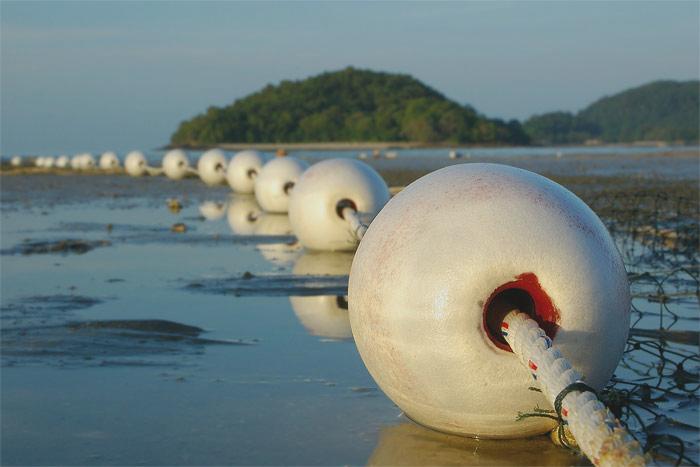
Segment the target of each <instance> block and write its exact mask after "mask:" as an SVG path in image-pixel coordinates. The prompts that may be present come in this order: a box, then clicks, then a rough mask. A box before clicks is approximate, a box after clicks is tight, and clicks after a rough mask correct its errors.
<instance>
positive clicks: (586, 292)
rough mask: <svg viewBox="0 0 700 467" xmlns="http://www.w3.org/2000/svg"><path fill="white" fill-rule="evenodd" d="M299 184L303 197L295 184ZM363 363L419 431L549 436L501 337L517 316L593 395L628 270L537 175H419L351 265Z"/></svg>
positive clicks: (526, 379)
mask: <svg viewBox="0 0 700 467" xmlns="http://www.w3.org/2000/svg"><path fill="white" fill-rule="evenodd" d="M300 185H301V184H300ZM349 303H350V321H351V324H352V330H353V335H354V337H355V341H356V343H357V347H358V349H359V352H360V355H361V356H362V359H363V360H364V362H365V365H366V366H367V368H368V370H369V372H370V373H371V375H372V376H373V377H374V379H375V380H376V381H377V383H378V384H379V386H380V387H381V388H382V390H384V392H385V393H386V394H387V395H388V396H389V397H390V398H391V399H392V400H393V401H394V402H395V403H396V404H397V405H398V406H399V407H401V409H402V410H403V411H404V412H405V413H406V414H407V415H408V416H409V417H410V418H412V419H413V420H415V421H417V422H419V423H421V424H423V425H427V426H429V427H432V428H435V429H437V430H440V431H444V432H451V433H457V434H463V435H470V436H478V437H486V438H515V437H525V436H531V435H536V434H540V433H545V432H547V431H549V430H551V429H552V428H553V426H554V425H555V424H556V422H555V421H554V420H551V419H548V418H543V417H528V418H525V419H521V420H520V421H516V419H517V417H518V413H530V412H532V411H533V409H535V408H536V407H539V408H546V407H549V402H547V399H545V397H544V396H543V394H542V393H540V392H536V391H532V390H530V389H529V387H530V386H533V380H532V376H531V375H530V372H528V371H527V369H525V368H524V367H522V366H521V363H520V362H519V361H518V358H516V357H515V356H514V354H512V353H511V352H510V351H509V350H510V348H509V347H508V344H507V342H506V341H505V339H504V338H503V335H502V334H501V332H500V325H501V322H502V319H503V317H504V316H505V312H507V311H510V310H512V309H513V308H514V307H515V308H518V309H520V310H521V311H523V312H526V313H528V314H530V315H531V316H533V317H534V318H535V319H536V320H537V321H538V323H539V325H540V326H541V327H542V329H544V330H545V331H546V332H547V334H548V335H549V337H550V338H551V339H552V340H553V341H554V345H555V346H556V347H557V348H558V349H559V350H560V351H561V354H562V355H563V356H564V357H566V358H568V359H569V361H570V362H571V364H572V365H573V366H574V367H575V368H577V369H578V371H579V372H580V373H581V374H582V375H584V377H585V381H586V384H588V385H589V386H591V387H593V388H595V389H600V388H602V387H603V385H604V384H605V383H606V382H607V381H608V380H609V378H610V376H611V375H612V373H613V370H614V369H615V367H616V366H617V364H618V362H619V360H620V357H621V355H622V352H623V349H624V346H625V341H626V339H627V332H628V329H629V320H630V316H629V309H630V292H629V284H628V281H627V275H626V272H625V267H624V264H623V262H622V259H621V257H620V254H619V252H618V251H617V249H616V247H615V244H614V242H613V240H612V238H611V237H610V235H609V233H608V232H607V230H606V229H605V226H604V225H603V223H602V222H601V221H600V219H599V218H598V217H597V216H596V215H595V213H593V211H591V209H590V208H588V206H586V205H585V204H584V203H583V202H582V201H581V200H580V199H579V198H577V197H576V196H575V195H574V194H572V193H571V192H569V191H568V190H566V189H565V188H563V187H562V186H560V185H558V184H556V183H554V182H552V181H550V180H548V179H546V178H544V177H541V176H539V175H536V174H534V173H531V172H528V171H525V170H521V169H516V168H513V167H508V166H504V165H496V164H463V165H454V166H450V167H446V168H444V169H441V170H438V171H436V172H433V173H432V174H429V175H426V176H425V177H423V178H421V179H419V180H418V181H416V182H414V183H412V184H411V185H409V186H408V187H407V188H406V189H404V190H403V191H402V192H400V193H399V194H398V195H396V196H395V197H394V198H393V199H392V200H391V201H389V203H388V204H387V205H386V207H385V208H384V209H383V210H382V211H381V212H380V213H379V214H378V215H377V216H376V218H375V219H374V221H373V222H372V224H371V225H370V227H369V229H368V230H367V232H366V234H365V235H364V238H363V239H362V242H361V243H360V246H359V248H358V250H357V253H356V255H355V259H354V262H353V266H352V270H351V273H350V283H349Z"/></svg>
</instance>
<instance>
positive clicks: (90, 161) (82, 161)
mask: <svg viewBox="0 0 700 467" xmlns="http://www.w3.org/2000/svg"><path fill="white" fill-rule="evenodd" d="M94 168H95V158H94V157H93V155H92V154H90V153H88V152H85V153H83V154H80V156H79V157H78V170H92V169H94Z"/></svg>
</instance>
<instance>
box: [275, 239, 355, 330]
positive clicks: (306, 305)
mask: <svg viewBox="0 0 700 467" xmlns="http://www.w3.org/2000/svg"><path fill="white" fill-rule="evenodd" d="M352 258H353V253H351V252H329V251H306V252H305V253H304V254H303V255H302V256H301V257H300V258H299V260H298V261H297V262H296V263H295V265H294V269H293V270H292V272H293V273H294V275H296V276H347V275H348V274H349V273H350V266H351V265H352ZM289 302H290V303H291V305H292V309H293V310H294V314H295V315H296V316H297V318H299V321H300V322H301V323H302V324H303V325H304V327H305V328H306V329H307V331H308V332H309V333H310V334H312V335H314V336H318V337H322V338H325V339H332V340H347V339H352V330H351V329H350V318H349V316H348V300H347V297H346V296H345V295H317V296H307V297H301V296H299V297H296V296H290V297H289Z"/></svg>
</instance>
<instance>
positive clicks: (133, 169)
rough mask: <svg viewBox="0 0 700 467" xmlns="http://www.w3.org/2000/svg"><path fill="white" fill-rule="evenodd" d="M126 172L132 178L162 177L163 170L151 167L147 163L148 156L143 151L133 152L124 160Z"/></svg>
mask: <svg viewBox="0 0 700 467" xmlns="http://www.w3.org/2000/svg"><path fill="white" fill-rule="evenodd" d="M124 170H126V173H128V174H129V175H131V176H132V177H142V176H144V175H160V174H161V173H162V169H159V168H157V167H150V166H149V165H148V162H147V161H146V156H145V155H144V154H143V153H142V152H141V151H131V152H130V153H129V154H127V155H126V158H125V159H124Z"/></svg>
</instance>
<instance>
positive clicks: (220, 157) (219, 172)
mask: <svg viewBox="0 0 700 467" xmlns="http://www.w3.org/2000/svg"><path fill="white" fill-rule="evenodd" d="M197 172H198V173H199V178H201V179H202V181H203V182H204V183H206V184H207V185H209V186H214V185H221V184H222V183H224V181H225V180H226V156H225V155H224V152H223V151H221V150H220V149H210V150H209V151H207V152H205V153H204V154H202V155H201V156H200V158H199V161H197Z"/></svg>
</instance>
